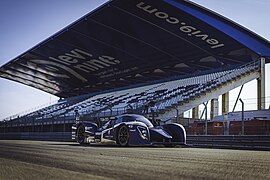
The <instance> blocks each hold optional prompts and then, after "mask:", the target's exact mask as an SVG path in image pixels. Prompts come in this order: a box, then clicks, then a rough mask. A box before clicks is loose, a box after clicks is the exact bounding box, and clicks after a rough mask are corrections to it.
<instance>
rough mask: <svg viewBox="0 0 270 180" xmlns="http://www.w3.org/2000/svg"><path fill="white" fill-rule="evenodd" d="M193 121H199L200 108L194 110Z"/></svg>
mask: <svg viewBox="0 0 270 180" xmlns="http://www.w3.org/2000/svg"><path fill="white" fill-rule="evenodd" d="M192 119H199V106H197V107H195V108H193V109H192Z"/></svg>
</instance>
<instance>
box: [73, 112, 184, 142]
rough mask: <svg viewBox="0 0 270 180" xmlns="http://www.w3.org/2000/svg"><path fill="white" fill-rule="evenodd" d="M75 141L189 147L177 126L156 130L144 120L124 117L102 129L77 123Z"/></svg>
mask: <svg viewBox="0 0 270 180" xmlns="http://www.w3.org/2000/svg"><path fill="white" fill-rule="evenodd" d="M72 139H75V140H76V141H77V142H78V143H80V144H86V143H90V144H91V143H109V142H111V143H116V144H118V145H119V146H149V145H158V144H159V145H160V144H161V145H165V146H168V147H172V146H175V145H185V144H186V131H185V128H184V127H183V126H182V125H180V124H177V123H171V124H164V125H158V126H155V127H154V125H153V124H152V123H151V122H150V121H149V120H148V119H147V118H145V117H144V116H142V115H137V114H124V115H120V116H116V117H115V118H113V119H111V120H109V121H108V122H107V123H106V124H105V125H103V126H102V127H100V128H98V126H97V124H95V123H92V122H89V121H77V122H76V124H74V125H73V126H72Z"/></svg>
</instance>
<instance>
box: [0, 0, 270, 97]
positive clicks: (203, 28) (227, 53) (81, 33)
mask: <svg viewBox="0 0 270 180" xmlns="http://www.w3.org/2000/svg"><path fill="white" fill-rule="evenodd" d="M260 57H264V58H266V62H269V59H270V43H269V42H268V41H267V40H265V39H263V38H261V37H259V36H258V35H256V34H254V33H253V32H251V31H249V30H247V29H245V28H243V27H241V26H239V25H237V24H236V23H234V22H232V21H230V20H228V19H226V18H224V17H222V16H220V15H218V14H216V13H214V12H212V11H210V10H207V9H205V8H203V7H201V6H199V5H197V4H194V3H192V2H190V1H183V0H155V1H152V0H128V1H127V0H111V1H109V2H107V3H105V4H104V5H102V6H101V7H99V8H97V9H95V10H94V11H92V12H90V13H89V14H87V15H86V16H84V17H82V18H81V19H79V20H78V21H76V22H75V23H73V24H71V25H70V26H68V27H66V28H64V29H63V30H61V31H60V32H58V33H56V34H55V35H53V36H51V37H49V38H48V39H46V40H45V41H43V42H41V43H40V44H38V45H36V46H35V47H33V48H32V49H30V50H28V51H27V52H25V53H24V54H22V55H20V56H18V57H17V58H15V59H14V60H12V61H10V62H9V63H7V64H5V65H4V66H2V67H1V68H0V76H1V77H3V78H7V79H10V80H14V81H17V82H20V83H23V84H26V85H29V86H32V87H35V88H37V89H41V90H43V91H46V92H49V93H51V94H54V95H57V96H59V97H71V96H75V95H81V94H85V93H90V92H98V91H103V90H108V89H113V88H121V87H128V86H130V85H136V84H141V83H147V82H154V81H155V80H162V79H166V78H169V77H173V76H181V75H187V74H194V73H199V72H202V71H206V70H215V69H217V68H220V67H228V66H235V65H239V64H244V63H248V62H251V61H254V60H258V59H259V58H260Z"/></svg>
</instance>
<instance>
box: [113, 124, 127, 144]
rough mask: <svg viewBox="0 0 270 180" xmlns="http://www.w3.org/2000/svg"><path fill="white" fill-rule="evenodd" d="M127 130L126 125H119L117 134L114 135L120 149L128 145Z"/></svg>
mask: <svg viewBox="0 0 270 180" xmlns="http://www.w3.org/2000/svg"><path fill="white" fill-rule="evenodd" d="M129 137H130V134H129V129H128V127H127V126H126V125H121V126H120V127H119V128H118V129H117V133H116V143H117V144H118V145H119V146H121V147H125V146H128V145H129Z"/></svg>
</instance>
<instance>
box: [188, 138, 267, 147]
mask: <svg viewBox="0 0 270 180" xmlns="http://www.w3.org/2000/svg"><path fill="white" fill-rule="evenodd" d="M187 144H188V145H191V146H193V147H207V148H232V149H251V150H253V149H254V150H255V149H258V150H270V135H244V136H241V135H229V136H210V135H208V136H207V135H205V136H192V135H189V136H187Z"/></svg>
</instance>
